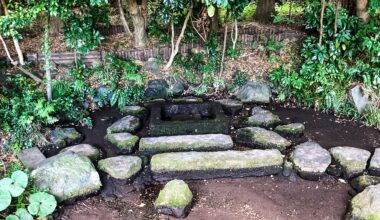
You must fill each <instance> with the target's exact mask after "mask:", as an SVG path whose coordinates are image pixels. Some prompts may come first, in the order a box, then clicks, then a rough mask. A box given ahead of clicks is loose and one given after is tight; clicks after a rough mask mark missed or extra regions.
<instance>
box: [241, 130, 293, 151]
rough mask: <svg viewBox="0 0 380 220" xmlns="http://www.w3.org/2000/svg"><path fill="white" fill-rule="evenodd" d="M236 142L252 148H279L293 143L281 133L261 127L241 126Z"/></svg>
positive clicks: (281, 149) (282, 148)
mask: <svg viewBox="0 0 380 220" xmlns="http://www.w3.org/2000/svg"><path fill="white" fill-rule="evenodd" d="M236 142H237V143H239V144H242V145H245V146H248V147H252V148H260V149H277V150H280V151H283V150H285V149H286V148H288V147H290V146H291V145H292V143H291V142H290V141H288V140H287V139H285V138H283V137H282V136H280V135H279V134H277V133H275V132H273V131H269V130H266V129H264V128H259V127H246V128H240V129H238V130H237V133H236Z"/></svg>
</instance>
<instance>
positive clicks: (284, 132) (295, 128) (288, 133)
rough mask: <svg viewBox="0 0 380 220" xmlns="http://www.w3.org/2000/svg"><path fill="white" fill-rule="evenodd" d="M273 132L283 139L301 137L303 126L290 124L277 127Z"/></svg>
mask: <svg viewBox="0 0 380 220" xmlns="http://www.w3.org/2000/svg"><path fill="white" fill-rule="evenodd" d="M274 131H275V132H277V133H278V134H280V135H281V136H283V137H297V138H298V137H301V136H302V135H303V132H304V131H305V125H303V124H302V123H292V124H288V125H278V126H277V127H276V128H275V129H274Z"/></svg>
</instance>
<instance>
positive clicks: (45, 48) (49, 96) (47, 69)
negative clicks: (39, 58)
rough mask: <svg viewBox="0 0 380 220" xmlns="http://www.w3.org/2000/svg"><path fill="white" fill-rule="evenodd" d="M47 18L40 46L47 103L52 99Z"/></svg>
mask: <svg viewBox="0 0 380 220" xmlns="http://www.w3.org/2000/svg"><path fill="white" fill-rule="evenodd" d="M49 20H50V19H49V17H48V18H47V19H46V24H45V34H44V39H43V44H42V54H43V55H44V60H45V65H44V69H45V77H46V96H47V99H48V100H49V101H51V100H52V99H53V92H52V88H51V84H52V80H51V51H50V36H49V23H50V21H49Z"/></svg>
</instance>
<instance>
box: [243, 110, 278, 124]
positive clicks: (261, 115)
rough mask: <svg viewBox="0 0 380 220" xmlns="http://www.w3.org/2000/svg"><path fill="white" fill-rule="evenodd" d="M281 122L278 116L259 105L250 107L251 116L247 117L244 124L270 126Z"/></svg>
mask: <svg viewBox="0 0 380 220" xmlns="http://www.w3.org/2000/svg"><path fill="white" fill-rule="evenodd" d="M280 123H281V120H280V118H279V117H278V116H277V115H275V114H273V113H272V112H270V111H268V110H265V109H263V108H261V107H254V108H253V109H252V116H250V117H248V119H247V121H246V124H247V125H249V126H257V127H265V128H271V127H274V126H276V125H278V124H280Z"/></svg>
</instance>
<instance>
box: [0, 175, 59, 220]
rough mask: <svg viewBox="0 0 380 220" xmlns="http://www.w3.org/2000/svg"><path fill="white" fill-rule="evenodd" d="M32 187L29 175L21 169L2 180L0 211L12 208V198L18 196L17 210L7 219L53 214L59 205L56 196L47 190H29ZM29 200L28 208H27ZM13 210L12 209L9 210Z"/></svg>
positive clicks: (25, 218) (30, 219) (24, 219)
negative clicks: (32, 191) (31, 191)
mask: <svg viewBox="0 0 380 220" xmlns="http://www.w3.org/2000/svg"><path fill="white" fill-rule="evenodd" d="M28 189H31V186H30V184H29V177H28V175H27V174H26V173H25V172H23V171H20V170H17V171H15V172H13V173H12V175H11V176H10V177H6V178H3V179H1V180H0V211H4V210H7V209H10V207H12V206H11V204H12V198H17V199H16V201H17V204H16V205H15V206H16V211H15V213H14V214H12V215H8V216H7V217H6V218H5V219H6V220H17V219H23V220H32V219H33V216H37V217H39V218H41V217H46V216H48V215H50V214H52V213H53V212H54V210H55V208H56V207H57V201H56V200H55V198H54V196H52V195H50V194H49V193H46V192H34V193H30V192H28ZM26 201H28V206H27V209H25V206H26V203H25V202H26ZM7 211H8V212H11V211H12V210H7Z"/></svg>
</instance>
